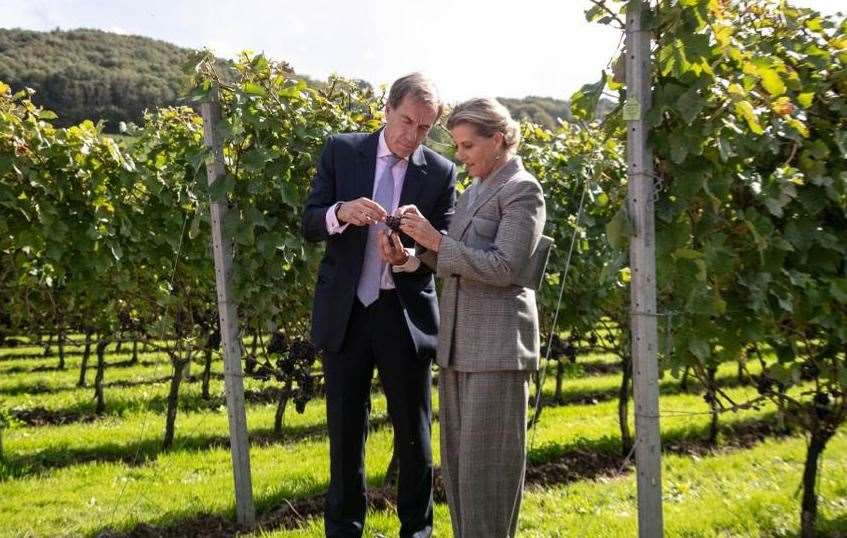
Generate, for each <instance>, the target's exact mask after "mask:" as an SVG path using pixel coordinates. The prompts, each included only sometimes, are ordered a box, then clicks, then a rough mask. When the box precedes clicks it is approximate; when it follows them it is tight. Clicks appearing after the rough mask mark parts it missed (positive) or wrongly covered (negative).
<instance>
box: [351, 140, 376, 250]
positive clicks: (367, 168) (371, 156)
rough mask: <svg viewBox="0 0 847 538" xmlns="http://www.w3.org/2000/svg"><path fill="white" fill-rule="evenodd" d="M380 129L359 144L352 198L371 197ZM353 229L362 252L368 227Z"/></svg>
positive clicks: (366, 239)
mask: <svg viewBox="0 0 847 538" xmlns="http://www.w3.org/2000/svg"><path fill="white" fill-rule="evenodd" d="M380 131H382V129H380V130H379V131H377V132H375V133H373V134H371V135H369V136H367V137H366V138H365V139H364V140H362V142H361V143H360V144H359V148H358V149H359V161H358V162H357V163H356V185H355V187H354V189H353V199H354V200H355V199H357V198H360V197H365V198H372V197H373V191H374V175H375V174H376V150H377V147H378V146H379V133H380ZM354 231H355V232H356V233H357V241H358V243H359V244H360V245H361V250H360V252H362V253H364V251H365V246H366V245H367V242H368V228H367V226H355V227H354ZM363 256H364V254H363ZM363 259H364V258H363ZM358 265H361V264H358Z"/></svg>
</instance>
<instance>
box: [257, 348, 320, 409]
mask: <svg viewBox="0 0 847 538" xmlns="http://www.w3.org/2000/svg"><path fill="white" fill-rule="evenodd" d="M267 352H268V355H272V356H274V357H275V358H276V367H275V368H274V367H271V366H270V363H269V364H268V368H267V370H265V368H264V367H263V368H261V369H260V370H259V373H262V374H265V373H270V375H272V376H273V377H274V378H275V379H276V380H277V381H279V382H280V383H286V382H289V381H291V382H293V383H294V384H296V386H297V388H296V389H295V390H294V394H293V399H294V407H295V409H296V410H297V412H298V413H303V411H305V409H306V404H307V403H308V402H309V400H311V399H312V398H314V397H315V394H316V392H317V390H316V386H315V378H314V377H313V376H312V367H313V366H314V364H315V361H316V360H317V358H318V350H317V349H316V348H315V346H313V345H312V343H311V342H308V341H306V340H301V339H296V340H293V341H291V342H289V341H288V339H287V338H286V337H285V335H284V334H282V333H275V334H274V335H273V336H272V337H271V341H270V344H268V348H267Z"/></svg>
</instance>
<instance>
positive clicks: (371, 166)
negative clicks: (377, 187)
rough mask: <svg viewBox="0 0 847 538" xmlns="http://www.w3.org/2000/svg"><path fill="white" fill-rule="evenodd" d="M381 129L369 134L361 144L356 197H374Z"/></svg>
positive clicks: (357, 168) (357, 167)
mask: <svg viewBox="0 0 847 538" xmlns="http://www.w3.org/2000/svg"><path fill="white" fill-rule="evenodd" d="M381 131H382V129H380V130H379V131H377V132H375V133H373V134H371V135H369V136H368V137H367V138H365V139H364V140H363V141H362V143H361V144H359V162H358V165H357V166H356V171H357V181H356V189H355V190H356V192H355V196H354V199H355V198H359V197H361V196H364V197H365V198H371V197H373V192H374V174H376V150H377V146H378V145H379V133H380V132H381Z"/></svg>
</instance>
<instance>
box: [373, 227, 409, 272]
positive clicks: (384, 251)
mask: <svg viewBox="0 0 847 538" xmlns="http://www.w3.org/2000/svg"><path fill="white" fill-rule="evenodd" d="M379 253H380V255H381V256H382V259H383V260H385V261H387V262H388V263H390V264H391V265H403V264H404V263H406V262H407V261H409V254H408V253H407V252H406V249H405V248H403V243H401V242H400V237H399V236H398V235H397V234H396V233H390V234H389V233H386V232H385V230H380V231H379Z"/></svg>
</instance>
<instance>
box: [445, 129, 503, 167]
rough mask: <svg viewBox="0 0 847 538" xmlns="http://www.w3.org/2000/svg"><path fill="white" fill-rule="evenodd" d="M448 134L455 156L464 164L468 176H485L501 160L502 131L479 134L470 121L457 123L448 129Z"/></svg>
mask: <svg viewBox="0 0 847 538" xmlns="http://www.w3.org/2000/svg"><path fill="white" fill-rule="evenodd" d="M450 135H451V136H452V137H453V142H454V143H455V144H456V157H458V158H459V160H460V161H462V162H463V163H464V164H465V167H466V168H467V170H468V174H469V175H470V176H472V177H479V178H485V177H487V176H488V175H489V174H490V173H491V172H492V171H493V170H494V168H495V167H496V166H497V165H499V164H500V163H501V162H502V154H503V134H502V133H494V135H493V136H481V135H480V134H479V133H478V132H477V130H476V127H475V126H473V125H471V124H470V123H459V124H458V125H455V126H454V127H453V129H451V130H450ZM498 155H499V156H501V158H500V159H498V158H497V156H498Z"/></svg>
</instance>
